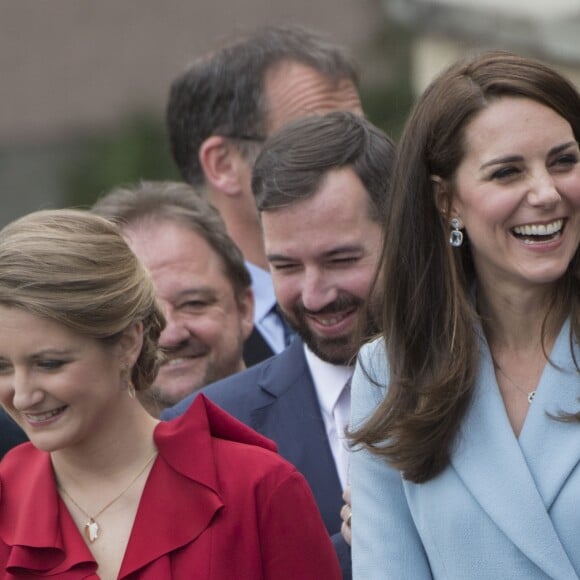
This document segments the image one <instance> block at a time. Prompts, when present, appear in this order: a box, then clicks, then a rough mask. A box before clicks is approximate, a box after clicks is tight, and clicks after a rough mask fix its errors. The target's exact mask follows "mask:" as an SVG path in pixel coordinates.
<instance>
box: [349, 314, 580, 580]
mask: <svg viewBox="0 0 580 580" xmlns="http://www.w3.org/2000/svg"><path fill="white" fill-rule="evenodd" d="M574 348H575V353H576V357H577V360H578V361H579V362H580V348H579V347H578V345H575V347H574ZM551 358H552V360H553V362H554V363H555V364H556V365H557V366H558V367H560V368H555V367H554V366H552V365H550V364H547V365H546V367H545V369H544V371H543V374H542V377H541V379H540V383H539V385H538V389H537V394H536V397H535V399H534V401H533V403H532V404H531V406H530V409H529V412H528V415H527V417H526V420H525V423H524V425H523V428H522V431H521V433H520V437H519V439H518V438H516V437H515V435H514V432H513V430H512V428H511V426H510V423H509V420H508V417H507V414H506V411H505V407H504V405H503V402H502V399H501V396H500V393H499V389H498V386H497V382H496V379H495V374H494V369H493V364H492V361H491V356H490V353H489V349H488V347H487V344H485V341H483V340H482V345H481V352H480V370H479V373H478V377H477V381H476V385H475V392H474V398H473V403H472V405H471V407H470V409H469V411H468V413H467V415H466V417H465V419H464V421H463V423H462V426H461V429H460V433H459V437H458V438H457V441H456V445H455V446H454V449H453V451H452V456H451V465H450V466H449V467H447V468H446V469H445V470H444V471H443V472H442V473H441V474H439V475H438V476H437V477H435V478H434V479H432V480H430V481H428V482H427V483H423V484H414V483H410V482H408V481H403V479H402V478H401V475H400V472H398V471H396V470H394V469H392V468H390V467H388V466H387V464H386V463H385V462H384V461H383V460H381V459H379V458H377V457H376V456H374V455H371V454H370V453H368V452H367V451H361V450H359V451H354V452H353V453H352V457H351V465H350V479H351V484H352V511H353V516H352V530H353V550H352V556H353V578H354V580H374V579H377V580H378V579H381V580H385V579H390V578H394V579H397V580H407V579H409V580H423V579H428V578H434V579H437V580H440V579H441V580H443V579H445V580H498V579H504V578H506V579H509V580H517V579H521V580H524V579H525V580H536V579H537V580H539V579H548V578H550V579H556V580H573V579H577V578H578V577H579V576H578V574H579V572H580V463H579V462H580V423H564V422H561V421H555V420H554V419H551V418H550V417H548V416H547V413H551V414H554V415H557V414H558V413H560V412H561V411H567V412H576V411H578V410H579V408H580V403H579V401H578V398H579V397H580V374H579V373H578V371H577V370H576V368H575V366H574V363H573V361H572V356H571V352H570V345H569V324H568V323H566V324H565V325H564V327H563V328H562V330H561V332H560V335H559V337H558V339H557V341H556V344H555V346H554V348H553V351H552V355H551ZM361 363H362V365H363V367H364V368H365V369H367V371H370V375H371V377H373V378H374V379H376V380H377V381H379V382H380V383H381V384H383V385H384V384H385V382H386V377H387V366H386V362H385V356H384V345H383V343H382V342H380V341H377V342H374V343H372V344H370V345H368V346H366V347H365V348H364V349H363V350H362V351H361V361H360V362H359V364H358V365H357V369H356V371H355V374H354V377H353V381H352V425H354V426H357V425H359V424H361V422H362V421H363V420H364V418H366V417H367V416H369V415H370V414H371V413H372V411H373V410H374V408H375V407H376V406H377V405H378V403H379V402H380V400H381V399H382V398H383V397H384V394H385V388H384V387H377V386H375V385H373V384H372V383H371V382H370V381H369V380H368V379H367V378H366V377H365V374H364V372H362V370H361V368H360V365H361ZM522 396H523V395H522Z"/></svg>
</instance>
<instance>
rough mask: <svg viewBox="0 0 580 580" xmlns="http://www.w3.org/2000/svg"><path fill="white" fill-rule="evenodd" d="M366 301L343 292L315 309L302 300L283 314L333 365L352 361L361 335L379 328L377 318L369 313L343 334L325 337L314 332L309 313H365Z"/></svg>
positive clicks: (362, 337) (363, 336) (310, 347)
mask: <svg viewBox="0 0 580 580" xmlns="http://www.w3.org/2000/svg"><path fill="white" fill-rule="evenodd" d="M363 305H364V300H363V299H361V298H358V297H357V296H353V295H352V294H346V293H342V294H341V295H339V297H338V298H337V299H336V300H335V301H334V302H331V303H330V304H327V305H326V306H325V307H324V308H322V309H321V310H318V311H316V312H312V311H309V310H307V309H306V308H305V307H304V305H303V304H302V302H299V303H297V304H296V305H295V306H294V307H293V308H292V310H291V311H290V312H286V311H285V312H284V314H285V317H286V319H287V320H288V323H289V324H290V326H292V328H294V330H295V331H296V333H297V334H298V336H300V338H301V339H302V341H303V342H304V343H305V344H306V346H307V347H308V348H309V349H310V350H311V351H312V352H313V353H314V354H315V355H316V356H317V357H318V358H320V359H322V360H323V361H326V362H328V363H331V364H334V365H353V364H354V363H355V362H356V360H355V358H356V355H357V353H358V349H359V346H360V344H359V338H360V339H366V338H368V337H369V336H371V335H372V334H374V333H376V332H377V330H378V324H377V322H376V320H375V318H374V317H372V316H370V314H369V315H368V316H367V318H368V320H367V321H366V323H365V324H364V325H361V327H360V328H357V327H356V326H355V328H354V329H353V330H351V331H350V332H349V333H348V334H344V335H342V336H335V337H325V336H319V335H317V334H315V333H314V332H313V331H312V330H311V329H310V327H309V326H308V318H307V315H308V314H311V315H325V314H334V313H340V312H344V311H347V310H353V309H356V310H357V311H358V315H359V316H363V314H366V313H365V309H364V308H363ZM359 335H360V336H359Z"/></svg>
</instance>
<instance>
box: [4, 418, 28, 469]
mask: <svg viewBox="0 0 580 580" xmlns="http://www.w3.org/2000/svg"><path fill="white" fill-rule="evenodd" d="M24 441H28V437H26V435H25V434H24V431H23V430H22V429H21V428H20V427H19V426H18V425H17V424H16V423H15V422H14V421H13V420H12V419H11V418H10V416H9V415H8V414H7V413H6V412H5V411H4V409H0V459H2V457H4V455H5V453H7V452H8V451H10V449H12V447H14V446H16V445H18V444H19V443H24Z"/></svg>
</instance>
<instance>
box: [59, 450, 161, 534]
mask: <svg viewBox="0 0 580 580" xmlns="http://www.w3.org/2000/svg"><path fill="white" fill-rule="evenodd" d="M156 455H157V451H155V452H154V453H153V455H151V457H149V459H147V462H146V463H145V465H144V466H143V467H142V468H141V469H140V470H139V473H138V474H137V475H136V476H135V477H134V478H133V479H132V480H131V481H130V482H129V484H128V485H127V486H126V487H125V488H124V489H123V490H122V491H121V493H119V494H118V495H116V496H115V497H114V498H113V499H112V500H111V501H110V502H109V503H107V504H106V505H105V506H104V507H102V508H101V509H100V510H99V511H98V512H97V513H96V514H95V515H94V516H92V515H91V514H89V513H88V512H87V511H86V510H84V509H83V508H82V507H81V506H80V505H79V504H78V503H77V502H76V501H75V500H74V499H73V498H72V497H71V496H70V494H69V493H68V492H67V490H66V489H65V488H64V487H63V486H62V485H61V484H59V486H58V487H59V489H60V490H61V491H62V493H64V495H66V497H68V499H70V501H71V502H72V503H73V505H74V506H76V508H77V509H78V510H79V511H81V512H82V513H83V515H85V516H86V517H87V518H88V520H87V522H86V523H85V525H84V526H83V532H84V534H85V538H86V539H87V540H88V541H89V542H91V544H92V543H93V542H94V541H95V540H97V539H98V538H99V534H100V532H101V526H100V524H99V523H98V522H97V518H98V517H99V516H100V515H101V514H102V513H103V512H104V511H105V510H107V509H109V508H110V507H111V506H112V505H113V504H114V503H115V502H116V501H117V500H119V499H121V498H122V497H123V495H124V494H125V493H126V492H127V491H128V490H129V489H130V488H131V486H133V484H134V483H135V482H136V481H137V480H138V479H139V478H140V477H141V476H142V475H143V473H144V471H145V470H146V469H147V467H148V466H149V464H150V463H151V462H152V461H153V459H155V457H156Z"/></svg>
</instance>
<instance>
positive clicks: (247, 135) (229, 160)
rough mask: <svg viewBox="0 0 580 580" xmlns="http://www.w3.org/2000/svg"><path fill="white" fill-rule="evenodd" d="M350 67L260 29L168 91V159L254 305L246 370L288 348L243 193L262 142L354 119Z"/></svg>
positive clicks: (280, 31) (202, 62) (330, 50)
mask: <svg viewBox="0 0 580 580" xmlns="http://www.w3.org/2000/svg"><path fill="white" fill-rule="evenodd" d="M357 87H358V78H357V74H356V71H355V67H354V65H353V63H352V61H351V60H350V58H349V57H348V56H347V55H346V54H345V53H344V52H343V50H342V49H341V48H340V47H338V46H336V45H335V44H333V43H330V42H328V41H326V40H325V39H323V38H321V37H320V36H318V35H317V34H314V33H312V32H309V31H307V30H304V29H302V28H299V27H280V26H269V27H265V28H262V29H259V30H257V31H255V32H254V33H252V34H250V35H248V36H244V37H242V38H239V39H237V40H235V41H234V42H232V43H231V44H228V45H226V46H224V47H222V48H221V49H219V50H217V51H216V52H213V53H211V54H209V55H206V56H203V57H201V58H198V59H196V60H195V61H194V62H193V64H192V65H191V66H190V67H189V68H188V69H187V70H186V71H185V72H184V73H182V74H181V75H180V76H179V77H178V78H177V79H175V81H174V82H173V84H172V86H171V90H170V94H169V101H168V105H167V127H168V131H169V137H170V141H171V150H172V153H173V157H174V159H175V161H176V163H177V166H178V168H179V170H180V172H181V175H182V177H183V178H184V180H185V181H187V182H189V183H191V184H193V185H195V186H198V187H200V186H205V189H206V191H207V195H208V198H209V201H210V202H211V203H212V204H213V205H214V206H215V207H216V208H217V209H218V211H219V212H220V214H221V216H222V218H223V220H224V222H225V224H226V228H227V230H228V233H229V235H230V236H231V237H232V239H233V240H234V242H235V243H236V244H237V245H238V246H239V248H240V249H241V250H242V253H243V255H244V258H245V260H246V265H247V267H248V269H249V270H250V274H251V276H252V289H253V292H254V296H255V300H256V303H255V310H254V331H253V332H252V334H251V335H250V337H249V339H248V340H247V341H246V343H245V345H244V359H245V362H246V365H247V366H251V365H253V364H255V363H257V362H260V361H261V360H263V359H265V358H267V357H269V356H271V355H273V354H277V353H279V352H281V351H282V350H284V348H285V347H286V345H287V344H288V342H289V340H290V336H291V333H290V332H288V327H287V326H286V324H285V322H284V319H283V318H282V317H281V316H280V314H279V311H278V309H277V303H276V298H275V295H274V290H273V286H272V280H271V277H270V273H269V271H268V261H267V259H266V255H265V252H264V245H263V240H262V231H261V227H260V222H259V218H258V211H257V209H256V203H255V200H254V196H253V194H252V189H251V186H250V180H251V172H252V166H253V164H254V161H255V159H256V157H257V155H258V154H259V152H260V150H261V148H262V144H263V141H264V140H265V139H266V138H267V137H268V136H270V135H271V134H272V133H274V132H275V131H276V130H277V129H279V128H280V127H282V126H284V125H285V124H287V123H288V122H290V121H293V120H295V119H297V118H299V117H304V116H308V115H311V114H314V113H327V112H330V111H334V110H344V111H350V112H353V113H357V114H360V113H362V108H361V103H360V97H359V94H358V88H357Z"/></svg>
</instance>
